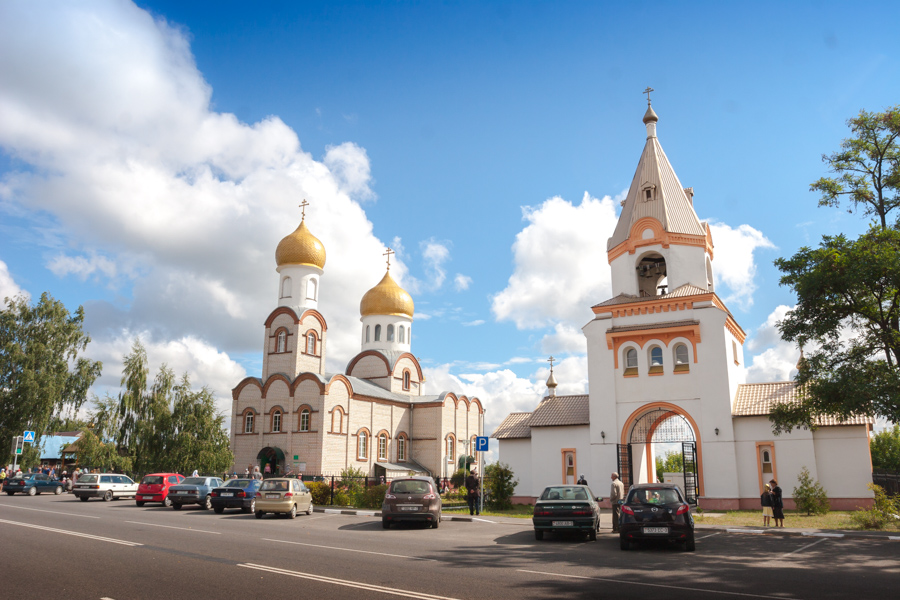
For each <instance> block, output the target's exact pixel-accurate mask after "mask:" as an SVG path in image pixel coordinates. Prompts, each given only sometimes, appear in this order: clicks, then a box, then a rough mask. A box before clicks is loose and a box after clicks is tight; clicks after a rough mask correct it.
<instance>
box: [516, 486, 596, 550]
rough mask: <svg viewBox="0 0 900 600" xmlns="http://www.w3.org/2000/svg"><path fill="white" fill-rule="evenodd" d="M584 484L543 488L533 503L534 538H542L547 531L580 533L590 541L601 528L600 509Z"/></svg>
mask: <svg viewBox="0 0 900 600" xmlns="http://www.w3.org/2000/svg"><path fill="white" fill-rule="evenodd" d="M599 501H600V498H598V497H595V496H594V494H593V493H592V492H591V489H590V488H589V487H588V486H586V485H551V486H548V487H546V488H544V491H543V493H542V494H541V497H540V498H539V499H538V501H537V502H535V504H534V516H533V517H532V519H531V522H532V523H533V524H534V538H535V539H537V540H542V539H544V533H545V532H549V531H580V532H584V533H587V534H588V537H589V538H590V539H591V540H596V539H597V530H598V529H600V507H599V506H598V505H597V502H599Z"/></svg>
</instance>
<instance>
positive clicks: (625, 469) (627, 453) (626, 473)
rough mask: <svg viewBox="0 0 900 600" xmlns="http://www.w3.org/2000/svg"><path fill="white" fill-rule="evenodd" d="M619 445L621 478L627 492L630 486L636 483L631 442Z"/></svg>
mask: <svg viewBox="0 0 900 600" xmlns="http://www.w3.org/2000/svg"><path fill="white" fill-rule="evenodd" d="M618 446H619V452H618V463H619V479H620V480H621V481H622V485H624V486H625V491H626V492H627V491H628V488H630V487H631V486H632V484H633V483H634V479H633V478H632V476H631V465H632V464H633V463H632V461H631V444H618Z"/></svg>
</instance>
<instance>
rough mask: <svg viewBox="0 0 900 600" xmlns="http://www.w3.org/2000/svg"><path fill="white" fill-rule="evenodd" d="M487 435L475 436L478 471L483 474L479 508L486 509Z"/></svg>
mask: <svg viewBox="0 0 900 600" xmlns="http://www.w3.org/2000/svg"><path fill="white" fill-rule="evenodd" d="M489 439H490V438H488V437H487V436H482V435H479V436H478V437H476V438H475V452H478V453H479V454H478V473H479V474H480V475H481V498H480V499H479V500H478V508H479V510H482V511H483V510H484V453H485V452H487V451H488V440H489Z"/></svg>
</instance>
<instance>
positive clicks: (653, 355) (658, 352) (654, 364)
mask: <svg viewBox="0 0 900 600" xmlns="http://www.w3.org/2000/svg"><path fill="white" fill-rule="evenodd" d="M662 372H663V351H662V348H660V347H659V346H653V347H652V348H650V370H649V373H650V374H651V375H653V374H658V373H662Z"/></svg>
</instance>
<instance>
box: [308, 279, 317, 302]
mask: <svg viewBox="0 0 900 600" xmlns="http://www.w3.org/2000/svg"><path fill="white" fill-rule="evenodd" d="M318 283H319V282H318V281H316V280H315V279H310V280H309V282H307V284H306V297H307V298H309V299H310V300H315V299H316V292H317V291H318V288H319V285H318Z"/></svg>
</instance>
